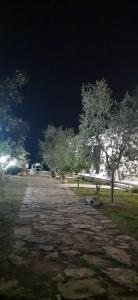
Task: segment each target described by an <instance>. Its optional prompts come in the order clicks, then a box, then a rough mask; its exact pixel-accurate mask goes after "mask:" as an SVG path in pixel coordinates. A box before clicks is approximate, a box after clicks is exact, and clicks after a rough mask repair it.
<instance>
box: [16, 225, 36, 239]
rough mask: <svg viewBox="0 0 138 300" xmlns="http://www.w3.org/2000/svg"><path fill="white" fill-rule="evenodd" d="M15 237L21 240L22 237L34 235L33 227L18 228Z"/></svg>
mask: <svg viewBox="0 0 138 300" xmlns="http://www.w3.org/2000/svg"><path fill="white" fill-rule="evenodd" d="M14 235H15V238H18V239H21V238H22V237H27V236H31V235H32V229H31V227H26V226H23V227H22V226H21V227H20V226H19V227H16V228H15V230H14Z"/></svg>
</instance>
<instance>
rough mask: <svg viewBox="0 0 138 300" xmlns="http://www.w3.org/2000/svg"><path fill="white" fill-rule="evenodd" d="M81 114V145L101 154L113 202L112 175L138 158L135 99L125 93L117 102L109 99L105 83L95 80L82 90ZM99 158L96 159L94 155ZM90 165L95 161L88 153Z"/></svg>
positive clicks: (137, 124) (109, 93)
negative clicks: (108, 178) (96, 150)
mask: <svg viewBox="0 0 138 300" xmlns="http://www.w3.org/2000/svg"><path fill="white" fill-rule="evenodd" d="M82 97H83V100H82V104H83V113H82V115H81V120H80V133H81V135H82V138H83V137H84V142H85V143H86V140H87V143H89V144H90V145H91V153H92V152H93V154H94V151H93V149H94V146H97V147H98V148H97V149H100V151H101V159H102V161H103V162H104V161H105V169H106V171H107V173H108V174H109V175H111V182H112V191H111V195H112V196H111V199H112V201H113V187H114V175H115V172H116V171H117V170H119V168H120V167H121V165H124V164H125V163H127V162H128V161H129V162H130V161H131V160H132V161H134V160H136V159H137V154H138V153H137V146H138V134H137V133H138V114H137V110H136V101H135V98H133V97H132V96H130V95H129V94H128V93H126V95H125V97H124V98H123V100H122V101H121V102H120V103H118V102H117V101H115V100H114V99H113V98H112V97H111V90H110V89H109V88H108V86H107V84H106V82H105V80H101V81H96V83H95V84H94V85H92V84H88V85H86V86H83V88H82ZM97 157H98V156H97ZM91 158H92V161H91V162H92V163H93V162H94V159H96V156H95V155H92V154H91Z"/></svg>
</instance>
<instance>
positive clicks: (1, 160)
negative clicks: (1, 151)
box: [0, 155, 9, 164]
mask: <svg viewBox="0 0 138 300" xmlns="http://www.w3.org/2000/svg"><path fill="white" fill-rule="evenodd" d="M8 159H9V155H5V156H0V163H1V164H5V163H6V162H7V160H8Z"/></svg>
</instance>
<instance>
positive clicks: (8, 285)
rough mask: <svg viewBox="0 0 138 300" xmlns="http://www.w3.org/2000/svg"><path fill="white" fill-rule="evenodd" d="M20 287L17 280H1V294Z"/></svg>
mask: <svg viewBox="0 0 138 300" xmlns="http://www.w3.org/2000/svg"><path fill="white" fill-rule="evenodd" d="M17 285H18V281H17V280H16V279H13V280H9V281H8V280H7V281H6V280H5V279H3V280H1V281H0V292H4V291H7V290H9V289H13V288H16V287H17Z"/></svg>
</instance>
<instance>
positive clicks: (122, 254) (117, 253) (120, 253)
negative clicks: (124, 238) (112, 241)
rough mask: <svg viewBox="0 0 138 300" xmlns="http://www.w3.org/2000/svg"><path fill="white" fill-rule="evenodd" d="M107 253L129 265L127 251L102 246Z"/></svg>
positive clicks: (129, 260)
mask: <svg viewBox="0 0 138 300" xmlns="http://www.w3.org/2000/svg"><path fill="white" fill-rule="evenodd" d="M103 249H104V250H105V251H106V253H107V255H108V256H109V257H111V258H113V259H115V260H117V261H119V262H120V263H123V264H126V265H131V259H130V256H129V255H128V253H127V252H126V251H124V250H122V249H117V248H114V247H103Z"/></svg>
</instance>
